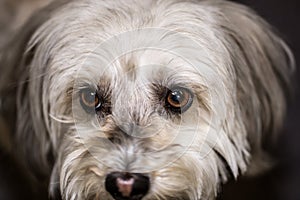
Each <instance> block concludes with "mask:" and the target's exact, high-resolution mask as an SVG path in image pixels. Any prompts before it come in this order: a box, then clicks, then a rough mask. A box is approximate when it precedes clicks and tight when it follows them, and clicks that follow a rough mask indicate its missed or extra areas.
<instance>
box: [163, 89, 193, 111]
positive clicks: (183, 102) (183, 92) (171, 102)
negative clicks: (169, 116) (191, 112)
mask: <svg viewBox="0 0 300 200" xmlns="http://www.w3.org/2000/svg"><path fill="white" fill-rule="evenodd" d="M192 103H193V93H192V92H191V91H190V90H188V89H186V88H183V87H176V88H173V89H171V90H169V91H168V93H167V96H166V107H167V108H168V109H170V110H171V111H173V112H177V113H183V112H185V111H187V110H188V109H189V108H190V107H191V105H192Z"/></svg>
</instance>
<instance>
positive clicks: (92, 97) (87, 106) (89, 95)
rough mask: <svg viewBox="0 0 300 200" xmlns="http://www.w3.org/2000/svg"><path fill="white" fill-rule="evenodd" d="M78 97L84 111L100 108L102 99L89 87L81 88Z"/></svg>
mask: <svg viewBox="0 0 300 200" xmlns="http://www.w3.org/2000/svg"><path fill="white" fill-rule="evenodd" d="M79 98H80V104H81V106H82V107H83V109H84V110H85V111H86V112H88V113H91V112H95V111H99V110H100V109H101V106H102V101H101V99H100V98H99V96H98V94H97V92H96V91H94V90H92V89H90V88H85V89H82V90H81V91H80V93H79Z"/></svg>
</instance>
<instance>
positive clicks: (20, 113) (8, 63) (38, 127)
mask: <svg viewBox="0 0 300 200" xmlns="http://www.w3.org/2000/svg"><path fill="white" fill-rule="evenodd" d="M57 7H58V5H54V4H52V5H49V6H48V7H46V8H44V9H42V10H40V11H38V12H37V13H35V14H34V15H33V16H32V17H31V18H30V19H29V20H28V21H27V22H26V23H25V24H24V25H23V26H22V27H21V28H20V29H19V31H17V33H16V35H14V36H12V39H11V40H10V41H9V42H8V43H7V44H6V45H5V46H4V48H2V49H1V52H0V71H1V73H0V95H1V99H2V102H4V105H3V106H2V107H3V109H2V110H0V111H1V112H0V114H1V115H2V116H3V118H5V120H6V123H7V124H9V125H8V126H9V129H10V132H11V136H12V138H13V139H12V143H13V144H14V145H13V148H15V149H11V152H18V155H16V156H17V157H18V160H21V161H23V162H24V163H23V164H25V165H26V166H29V168H30V169H31V171H32V172H34V173H35V175H37V176H38V177H39V179H40V178H42V177H48V176H49V174H50V172H51V168H52V165H53V155H52V151H51V141H50V139H49V134H48V132H47V127H46V124H45V120H44V117H45V116H44V114H43V108H44V107H43V105H42V95H41V92H42V90H43V88H42V85H38V84H39V83H40V84H41V83H42V82H41V81H39V79H41V77H30V71H32V70H35V66H31V63H32V60H33V59H35V55H36V49H37V48H38V45H39V44H38V43H37V44H35V45H29V41H30V40H31V37H32V36H33V34H34V33H35V32H36V30H37V29H38V28H39V27H40V26H41V25H42V24H43V23H44V22H45V21H46V20H47V19H49V17H50V15H51V13H52V12H53V11H54V10H55V9H56V8H57ZM45 67H46V66H45ZM33 79H34V80H35V81H33ZM36 80H37V81H36ZM33 82H34V84H33ZM32 85H34V86H32ZM37 102H38V103H37Z"/></svg>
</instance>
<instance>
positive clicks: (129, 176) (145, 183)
mask: <svg viewBox="0 0 300 200" xmlns="http://www.w3.org/2000/svg"><path fill="white" fill-rule="evenodd" d="M149 188H150V180H149V177H148V176H147V175H145V174H139V173H128V172H113V173H110V174H108V175H107V176H106V180H105V189H106V191H108V192H109V193H110V194H111V196H112V197H113V198H114V199H116V200H141V199H142V198H143V197H144V196H145V195H146V194H147V192H148V190H149Z"/></svg>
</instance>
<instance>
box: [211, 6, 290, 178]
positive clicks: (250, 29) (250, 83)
mask: <svg viewBox="0 0 300 200" xmlns="http://www.w3.org/2000/svg"><path fill="white" fill-rule="evenodd" d="M217 4H218V5H217V6H218V7H219V9H220V11H221V12H220V15H219V17H220V18H219V20H220V22H221V24H220V27H221V29H222V30H223V33H224V35H225V41H226V43H227V44H228V45H227V46H228V51H229V52H230V56H231V60H232V61H233V67H234V70H235V74H236V89H237V100H238V105H237V106H239V109H240V114H241V116H242V119H243V121H244V124H245V126H246V127H245V128H246V130H247V134H248V140H249V143H250V146H251V154H252V155H253V157H252V162H251V165H250V170H251V171H250V172H253V173H255V172H256V171H257V170H256V169H261V168H262V167H263V166H264V165H265V164H266V163H264V162H261V161H266V157H265V155H266V154H265V153H264V148H265V147H266V146H265V145H266V143H269V144H270V143H272V142H274V141H275V139H276V138H277V135H278V132H279V131H280V128H281V126H282V123H283V118H284V115H285V111H286V96H287V94H288V93H289V90H290V80H291V76H292V72H293V70H294V65H295V64H294V59H293V55H292V53H291V51H290V49H289V48H288V46H287V45H286V44H285V43H284V42H283V41H282V40H281V39H280V38H279V37H278V36H277V35H276V34H274V31H273V30H272V28H271V27H270V25H269V24H267V23H266V22H265V21H264V20H263V19H262V18H260V17H259V16H257V15H256V14H255V13H254V12H253V11H252V10H250V9H249V8H247V7H245V6H243V5H239V4H236V3H232V2H227V1H218V3H217ZM267 160H268V159H267ZM258 165H259V166H258Z"/></svg>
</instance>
